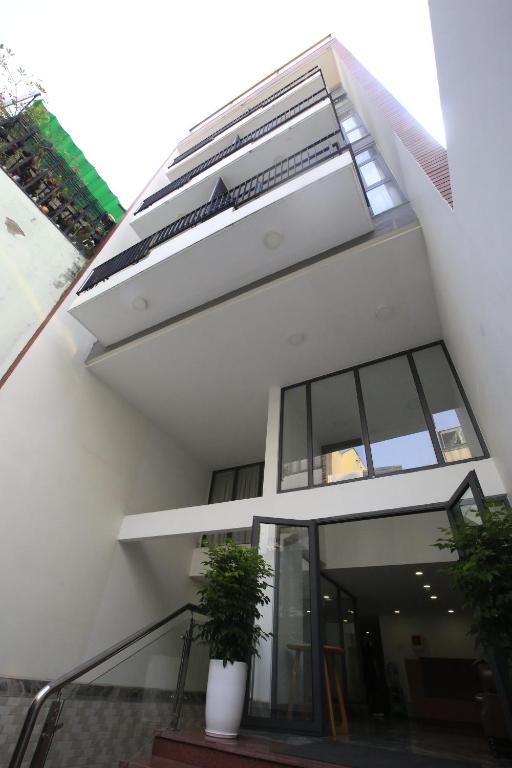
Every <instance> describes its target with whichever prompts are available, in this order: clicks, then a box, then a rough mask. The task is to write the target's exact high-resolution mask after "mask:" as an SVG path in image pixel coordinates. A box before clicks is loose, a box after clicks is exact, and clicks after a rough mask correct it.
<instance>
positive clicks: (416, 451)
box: [360, 357, 437, 475]
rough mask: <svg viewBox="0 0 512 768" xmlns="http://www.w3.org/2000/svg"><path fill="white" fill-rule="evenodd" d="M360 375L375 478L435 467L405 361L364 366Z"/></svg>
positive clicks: (412, 382) (431, 448) (430, 442)
mask: <svg viewBox="0 0 512 768" xmlns="http://www.w3.org/2000/svg"><path fill="white" fill-rule="evenodd" d="M360 375H361V386H362V390H363V400H364V404H365V409H366V418H367V421H368V431H369V435H370V443H371V451H372V458H373V466H374V469H375V474H377V475H384V474H389V473H392V472H398V471H400V470H403V469H413V468H415V467H425V466H429V465H432V464H436V463H437V461H436V455H435V452H434V448H433V446H432V441H431V439H430V435H429V432H428V429H427V425H426V423H425V417H424V415H423V411H422V409H421V405H420V401H419V398H418V393H417V391H416V387H415V385H414V380H413V378H412V373H411V370H410V367H409V363H408V361H407V358H406V357H395V358H392V359H391V360H385V361H383V362H381V363H375V364H374V365H368V366H365V367H364V368H361V371H360Z"/></svg>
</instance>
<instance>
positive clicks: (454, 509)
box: [446, 470, 485, 525]
mask: <svg viewBox="0 0 512 768" xmlns="http://www.w3.org/2000/svg"><path fill="white" fill-rule="evenodd" d="M484 508H485V497H484V494H483V491H482V488H481V486H480V482H479V480H478V477H477V475H476V472H475V471H474V470H472V471H471V472H470V473H469V474H468V475H466V477H465V478H464V480H463V481H462V483H461V484H460V485H459V487H458V488H457V490H456V491H455V493H454V494H453V496H452V497H451V499H450V501H449V502H448V504H447V508H446V509H447V512H448V517H449V519H450V523H451V524H452V525H453V523H455V522H457V521H458V520H464V521H465V522H467V523H473V524H481V522H482V520H481V514H482V512H483V511H484Z"/></svg>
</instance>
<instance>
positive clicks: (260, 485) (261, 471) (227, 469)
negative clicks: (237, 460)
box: [208, 461, 265, 504]
mask: <svg viewBox="0 0 512 768" xmlns="http://www.w3.org/2000/svg"><path fill="white" fill-rule="evenodd" d="M249 467H259V468H260V469H259V478H258V495H257V496H251V497H249V498H252V499H258V498H259V497H260V496H263V477H264V474H265V462H264V461H251V462H250V464H239V465H238V466H236V467H223V468H222V469H214V470H213V472H212V476H211V480H210V489H209V491H208V504H226V503H228V502H231V501H241V499H237V498H236V488H237V483H238V473H239V471H240V470H241V469H248V468H249ZM222 472H234V473H235V474H234V477H233V492H232V494H231V498H230V499H228V502H225V501H224V502H222V501H212V494H213V486H214V483H215V476H216V475H219V474H222Z"/></svg>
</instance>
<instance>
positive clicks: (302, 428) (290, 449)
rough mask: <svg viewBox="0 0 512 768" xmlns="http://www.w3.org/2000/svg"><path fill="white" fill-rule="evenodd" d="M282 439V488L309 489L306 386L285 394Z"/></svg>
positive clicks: (294, 388) (290, 390) (288, 390)
mask: <svg viewBox="0 0 512 768" xmlns="http://www.w3.org/2000/svg"><path fill="white" fill-rule="evenodd" d="M281 439H282V444H281V453H282V456H281V489H282V490H288V489H291V488H305V487H307V485H308V437H307V413H306V387H305V385H302V386H300V387H293V388H292V389H287V390H285V392H284V398H283V432H282V438H281Z"/></svg>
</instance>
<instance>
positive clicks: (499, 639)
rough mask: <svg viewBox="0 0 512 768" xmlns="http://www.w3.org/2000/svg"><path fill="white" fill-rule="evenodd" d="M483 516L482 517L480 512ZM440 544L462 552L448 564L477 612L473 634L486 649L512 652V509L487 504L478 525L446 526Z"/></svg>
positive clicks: (466, 600)
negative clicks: (511, 510)
mask: <svg viewBox="0 0 512 768" xmlns="http://www.w3.org/2000/svg"><path fill="white" fill-rule="evenodd" d="M479 517H480V516H479ZM441 533H442V536H441V537H440V538H439V539H438V540H437V542H436V544H435V546H437V547H438V548H439V549H447V550H448V551H450V552H454V553H457V552H458V553H459V559H458V560H456V561H454V562H453V563H450V564H449V565H448V566H447V569H448V571H449V573H450V576H451V579H452V582H453V584H454V586H455V588H456V589H458V590H459V591H460V592H461V593H462V596H463V599H464V607H465V608H466V609H469V610H470V611H471V613H472V615H473V623H472V625H471V628H470V633H471V634H472V635H474V637H475V640H476V642H477V644H479V645H480V646H481V647H482V648H484V649H485V650H487V651H490V650H498V651H502V652H504V653H505V654H507V655H509V654H511V653H512V514H511V512H510V510H509V509H507V508H506V507H505V506H504V505H503V504H502V503H497V504H496V503H494V504H493V503H491V502H489V503H488V504H487V505H486V508H485V511H484V512H483V513H482V515H481V517H480V520H479V521H478V524H475V523H468V522H465V521H463V520H461V521H459V522H457V523H456V524H455V525H454V528H453V530H452V529H451V528H446V529H442V531H441Z"/></svg>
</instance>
